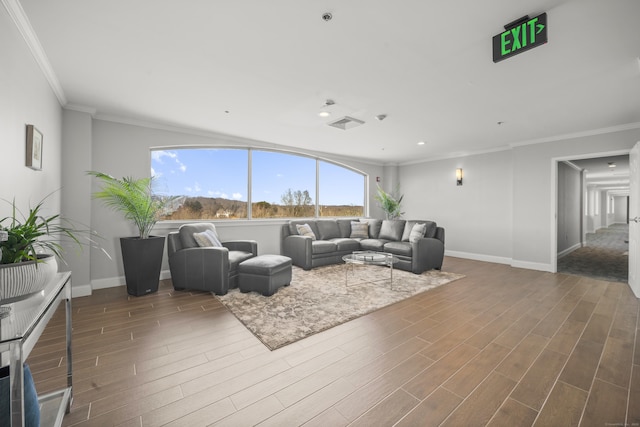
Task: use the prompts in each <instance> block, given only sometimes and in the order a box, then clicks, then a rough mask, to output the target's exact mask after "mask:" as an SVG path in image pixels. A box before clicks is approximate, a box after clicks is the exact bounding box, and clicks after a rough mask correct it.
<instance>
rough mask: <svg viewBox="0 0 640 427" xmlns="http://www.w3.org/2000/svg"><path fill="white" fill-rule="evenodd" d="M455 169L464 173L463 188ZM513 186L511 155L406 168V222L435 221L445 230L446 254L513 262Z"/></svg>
mask: <svg viewBox="0 0 640 427" xmlns="http://www.w3.org/2000/svg"><path fill="white" fill-rule="evenodd" d="M456 168H462V169H463V172H464V179H463V185H462V186H457V185H456V175H455V172H456ZM512 181H513V169H512V152H511V151H509V150H505V151H499V152H495V153H490V154H481V155H476V156H468V157H461V158H457V159H447V160H438V161H431V162H425V163H419V164H411V165H404V166H402V167H401V169H400V185H401V188H402V190H403V192H404V195H405V196H404V203H403V204H404V210H405V212H406V213H405V215H404V217H405V218H409V219H411V218H416V219H431V220H434V221H436V222H437V223H438V225H440V226H442V227H444V228H445V249H446V252H447V254H448V255H453V256H461V257H466V258H473V259H482V260H487V261H493V262H500V263H509V262H510V260H511V258H512V253H511V250H512V236H511V230H512V218H513V214H512V206H513V185H512ZM445 268H446V265H445Z"/></svg>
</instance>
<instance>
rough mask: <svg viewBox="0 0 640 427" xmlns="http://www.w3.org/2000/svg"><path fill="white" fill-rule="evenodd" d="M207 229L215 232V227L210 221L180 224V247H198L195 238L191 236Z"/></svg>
mask: <svg viewBox="0 0 640 427" xmlns="http://www.w3.org/2000/svg"><path fill="white" fill-rule="evenodd" d="M207 230H211V231H213V232H214V233H215V231H216V227H215V226H214V225H213V224H211V223H210V222H202V223H190V224H183V225H181V226H180V228H179V229H178V234H179V235H180V243H182V247H183V248H185V249H186V248H197V247H199V245H198V242H196V239H195V238H194V237H193V234H194V233H202V232H204V231H207Z"/></svg>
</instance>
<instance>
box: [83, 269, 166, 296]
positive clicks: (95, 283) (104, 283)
mask: <svg viewBox="0 0 640 427" xmlns="http://www.w3.org/2000/svg"><path fill="white" fill-rule="evenodd" d="M170 278H171V272H170V271H169V270H162V271H161V272H160V280H165V279H170ZM118 286H125V279H124V276H118V277H109V278H106V279H96V280H92V281H91V285H83V286H77V287H76V286H74V287H73V289H72V291H73V292H72V295H73V298H77V297H86V296H89V295H91V294H92V293H93V292H92V291H93V290H95V289H107V288H115V287H118Z"/></svg>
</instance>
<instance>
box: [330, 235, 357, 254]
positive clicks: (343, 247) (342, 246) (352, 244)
mask: <svg viewBox="0 0 640 427" xmlns="http://www.w3.org/2000/svg"><path fill="white" fill-rule="evenodd" d="M331 241H332V242H333V243H335V244H336V250H338V252H345V251H347V252H353V251H357V250H360V242H358V241H357V240H354V239H343V238H339V239H331Z"/></svg>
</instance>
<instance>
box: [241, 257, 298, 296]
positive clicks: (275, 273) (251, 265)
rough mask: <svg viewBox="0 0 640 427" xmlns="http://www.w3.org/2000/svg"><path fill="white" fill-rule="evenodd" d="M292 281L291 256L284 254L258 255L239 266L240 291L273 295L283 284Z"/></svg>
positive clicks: (285, 284)
mask: <svg viewBox="0 0 640 427" xmlns="http://www.w3.org/2000/svg"><path fill="white" fill-rule="evenodd" d="M290 283H291V258H289V257H286V256H282V255H258V256H257V257H253V258H249V259H248V260H246V261H243V262H241V263H240V265H239V266H238V287H239V288H240V292H244V293H246V292H251V291H256V292H260V293H261V294H262V295H264V296H271V295H273V294H274V293H275V292H276V291H277V290H278V288H280V287H281V286H289V284H290Z"/></svg>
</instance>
